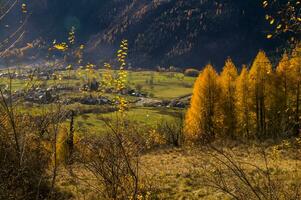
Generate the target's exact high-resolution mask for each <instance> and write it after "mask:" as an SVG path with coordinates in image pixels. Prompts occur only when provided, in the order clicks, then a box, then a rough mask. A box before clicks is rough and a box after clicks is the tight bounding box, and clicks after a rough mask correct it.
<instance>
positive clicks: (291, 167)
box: [59, 141, 301, 200]
mask: <svg viewBox="0 0 301 200" xmlns="http://www.w3.org/2000/svg"><path fill="white" fill-rule="evenodd" d="M288 142H289V143H290V144H291V145H289V146H286V145H285V144H287V142H286V141H285V142H279V143H277V144H260V143H255V144H239V143H238V142H230V144H227V145H226V147H225V148H223V150H225V151H227V152H231V154H232V155H233V159H235V160H239V161H242V162H246V163H251V164H253V165H256V166H258V167H260V168H264V167H265V161H264V159H263V158H262V154H261V150H262V147H264V148H265V147H266V148H265V150H266V152H267V155H268V158H269V167H270V169H271V171H272V172H273V173H272V174H273V175H277V179H279V180H281V183H283V185H288V184H291V183H292V182H294V181H297V182H299V184H301V171H300V170H298V169H301V158H300V157H299V158H298V157H297V155H298V154H299V155H301V150H300V146H294V145H293V143H294V142H295V141H288ZM222 145H225V144H215V146H217V147H221V146H222ZM275 149H277V151H278V152H277V153H275ZM214 154H216V152H215V151H214V150H213V149H208V148H203V147H181V148H172V147H162V148H159V149H154V150H151V151H149V152H147V153H145V154H144V155H142V157H141V160H140V163H141V165H140V171H141V172H143V174H144V175H146V176H147V179H148V181H149V183H150V185H151V187H152V190H151V191H150V192H151V193H152V197H151V199H191V200H194V199H195V200H196V199H206V200H217V199H231V198H230V197H229V195H227V194H225V193H223V192H221V191H218V190H216V189H213V188H211V187H207V186H205V185H206V183H205V178H204V174H207V175H208V172H207V171H206V169H208V168H210V167H211V166H212V165H211V164H212V163H215V164H216V160H215V158H214V157H213V156H212V155H214ZM276 154H277V155H276ZM74 170H75V171H77V174H80V178H81V180H78V179H77V180H76V181H75V179H73V178H72V177H70V174H69V172H67V171H66V170H63V171H62V172H61V174H63V176H62V177H61V178H60V180H59V185H60V188H61V189H62V190H67V191H71V192H72V193H73V194H74V199H87V200H89V199H101V198H100V197H97V196H95V192H93V187H91V185H92V186H93V185H94V186H95V183H96V180H93V179H91V177H92V176H91V174H89V172H86V171H84V170H83V169H82V168H79V167H75V166H74ZM245 171H246V173H248V174H252V173H254V172H255V171H254V168H253V167H252V166H249V167H246V168H245ZM231 180H232V179H231V177H230V181H231ZM233 180H234V179H233ZM233 182H234V181H233ZM75 197H76V198H75ZM232 199H233V198H232ZM288 199H289V198H288Z"/></svg>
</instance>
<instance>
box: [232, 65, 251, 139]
mask: <svg viewBox="0 0 301 200" xmlns="http://www.w3.org/2000/svg"><path fill="white" fill-rule="evenodd" d="M235 99H236V102H235V103H236V106H235V108H236V114H237V132H238V133H239V134H240V135H241V136H243V137H250V129H251V128H250V85H249V72H248V69H247V67H246V66H245V65H244V66H243V67H242V70H241V72H240V75H239V77H238V78H237V80H236V93H235Z"/></svg>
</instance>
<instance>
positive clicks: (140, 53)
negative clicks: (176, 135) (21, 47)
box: [29, 0, 280, 69]
mask: <svg viewBox="0 0 301 200" xmlns="http://www.w3.org/2000/svg"><path fill="white" fill-rule="evenodd" d="M30 8H31V10H32V17H31V21H30V26H29V28H30V33H32V34H30V37H29V38H31V39H33V38H38V37H41V38H43V39H44V40H45V41H47V42H50V41H52V40H53V39H58V40H64V39H65V40H66V35H67V33H68V30H69V29H70V27H71V26H76V27H77V36H78V38H77V39H78V41H79V42H80V43H87V45H86V47H87V49H86V58H89V59H93V60H94V61H95V62H103V61H105V60H109V59H110V58H112V56H113V55H114V52H115V50H116V47H117V45H118V44H119V42H120V41H121V40H122V39H128V40H129V46H130V57H129V62H130V63H131V64H132V66H135V67H147V68H150V67H155V66H158V65H161V66H170V65H174V66H179V67H191V66H192V67H198V68H200V67H201V66H203V65H205V64H207V63H208V62H211V63H212V64H214V65H215V66H216V67H217V68H218V69H220V68H221V67H222V65H223V63H224V60H225V59H226V58H227V57H228V56H230V57H231V58H232V59H233V60H234V62H235V63H237V65H241V64H243V63H246V64H248V63H249V62H250V61H251V60H252V59H253V58H254V56H255V55H256V53H257V51H258V50H259V49H264V50H266V51H268V52H269V51H273V50H275V48H276V47H277V46H278V45H279V44H280V43H279V42H277V41H273V43H272V42H271V41H269V40H267V39H266V34H267V31H268V28H269V27H268V24H267V22H266V21H265V19H264V16H265V13H264V10H263V8H262V2H261V1H260V0H64V1H62V0H38V1H34V2H33V3H31V7H30ZM277 43H278V44H277Z"/></svg>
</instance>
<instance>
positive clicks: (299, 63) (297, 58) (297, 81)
mask: <svg viewBox="0 0 301 200" xmlns="http://www.w3.org/2000/svg"><path fill="white" fill-rule="evenodd" d="M290 66H291V70H292V77H291V81H292V83H291V92H292V101H293V102H292V107H293V118H294V119H293V120H292V121H294V133H295V135H299V133H300V123H301V111H300V110H301V108H300V107H301V106H300V104H301V102H300V101H301V42H299V43H298V44H297V45H296V47H295V48H294V50H293V52H292V55H291V59H290Z"/></svg>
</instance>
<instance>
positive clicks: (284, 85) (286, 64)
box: [274, 53, 293, 132]
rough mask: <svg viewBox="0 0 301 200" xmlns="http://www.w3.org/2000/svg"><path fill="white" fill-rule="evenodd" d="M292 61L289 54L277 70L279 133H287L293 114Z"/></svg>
mask: <svg viewBox="0 0 301 200" xmlns="http://www.w3.org/2000/svg"><path fill="white" fill-rule="evenodd" d="M291 69H292V68H291V66H290V60H289V56H288V54H287V53H284V54H283V55H282V58H281V60H280V62H279V64H278V65H277V68H276V78H275V85H276V86H277V88H278V90H277V92H276V93H275V96H274V97H275V102H276V107H277V113H276V115H279V121H277V122H278V123H279V128H280V129H279V131H281V132H286V131H288V129H289V127H290V125H289V124H290V120H289V118H290V113H291V108H290V107H291V106H290V105H291V103H290V101H291V98H290V96H291V95H290V93H291V92H290V88H291V84H292V78H293V74H292V70H291Z"/></svg>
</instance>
